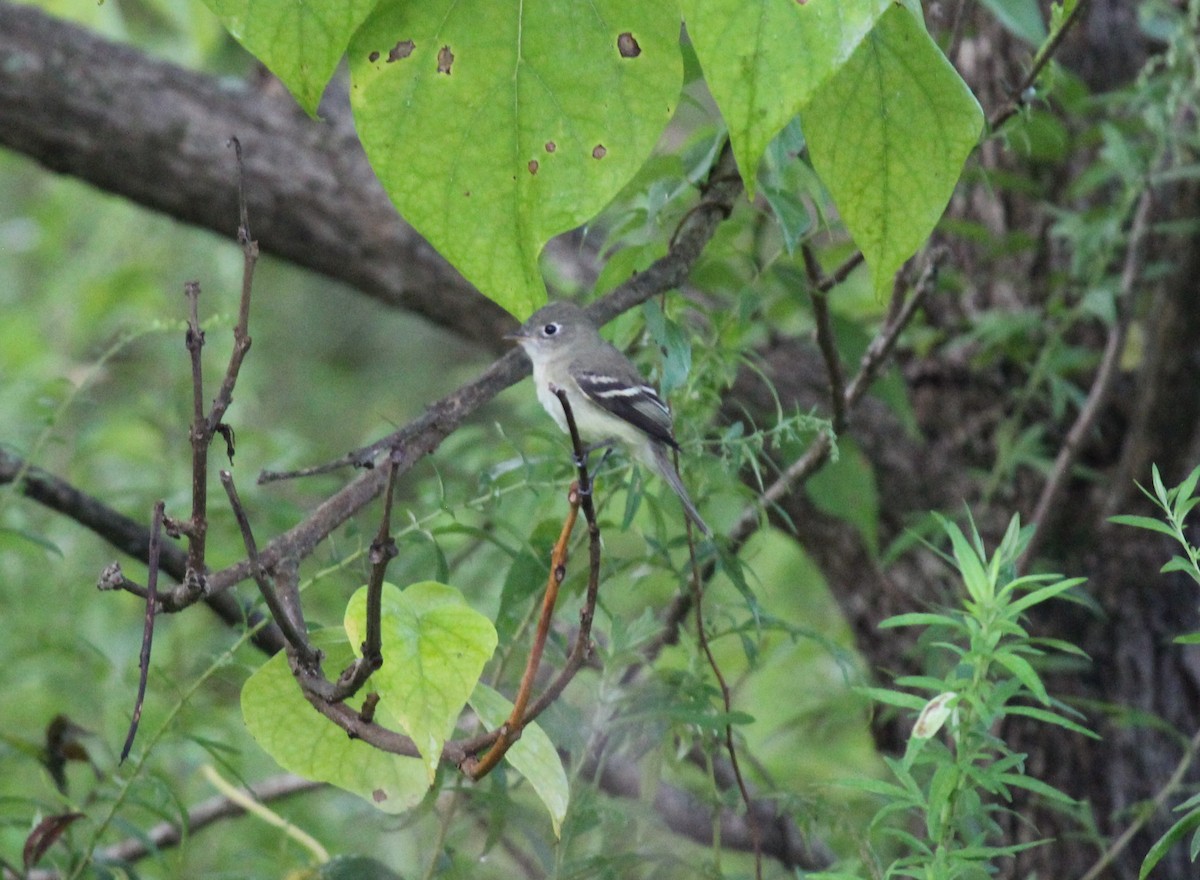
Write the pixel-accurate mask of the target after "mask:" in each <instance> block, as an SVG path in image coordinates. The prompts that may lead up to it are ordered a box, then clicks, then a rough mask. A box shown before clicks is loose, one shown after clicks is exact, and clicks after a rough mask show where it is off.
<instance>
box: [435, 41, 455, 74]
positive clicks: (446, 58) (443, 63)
mask: <svg viewBox="0 0 1200 880" xmlns="http://www.w3.org/2000/svg"><path fill="white" fill-rule="evenodd" d="M453 63H454V53H453V52H451V51H450V47H449V46H442V48H440V49H438V73H444V74H446V76H449V75H450V65H452V64H453Z"/></svg>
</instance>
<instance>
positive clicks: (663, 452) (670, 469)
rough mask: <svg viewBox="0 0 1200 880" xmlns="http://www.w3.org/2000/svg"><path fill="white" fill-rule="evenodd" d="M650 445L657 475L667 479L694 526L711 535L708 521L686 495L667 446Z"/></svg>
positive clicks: (708, 535) (706, 534) (659, 444)
mask: <svg viewBox="0 0 1200 880" xmlns="http://www.w3.org/2000/svg"><path fill="white" fill-rule="evenodd" d="M651 446H652V448H653V450H654V460H653V461H652V462H650V464H651V465H652V466H653V468H654V470H655V471H656V472H657V473H658V475H659V476H660V477H662V478H663V479H664V480H666V481H667V485H668V486H670V487H671V490H672V491H673V492H674V493H675V494H676V495H678V496H679V500H680V502H681V503H682V504H683V510H684V512H685V513H686V514H687V515H688V519H690V520H691V521H692V522H694V523H695V524H696V528H698V529H700V531H702V532H703V533H704V534H705V536H707V537H711V536H712V529H710V528H709V527H708V523H706V522H705V521H704V518H703V517H702V516H700V511H698V510H697V509H696V505H695V504H693V503H692V499H691V498H690V497H689V496H688V493H687V489H685V488H684V485H683V480H681V479H680V478H679V471H677V470H675V465H674V463H673V462H672V461H671V458H670V453H668V452H667V447H666V446H664V445H663V444H661V443H653V444H651Z"/></svg>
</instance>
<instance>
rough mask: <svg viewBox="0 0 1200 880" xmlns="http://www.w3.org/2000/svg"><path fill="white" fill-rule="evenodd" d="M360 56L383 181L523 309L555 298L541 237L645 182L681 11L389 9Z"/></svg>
mask: <svg viewBox="0 0 1200 880" xmlns="http://www.w3.org/2000/svg"><path fill="white" fill-rule="evenodd" d="M349 55H350V75H351V103H352V106H353V108H354V116H355V121H356V123H357V127H358V133H359V137H360V138H361V139H362V142H363V146H364V147H365V148H366V151H367V156H368V158H369V159H370V160H371V165H372V167H373V168H374V169H375V173H376V174H377V175H378V176H379V179H380V180H381V181H382V183H383V186H384V189H386V190H387V193H388V195H389V196H390V197H391V199H392V201H393V202H394V203H395V204H396V207H397V208H399V209H400V213H401V214H402V215H403V216H404V219H405V220H407V221H408V222H409V223H411V224H412V225H413V226H414V227H415V228H416V229H417V231H418V232H420V233H421V234H422V235H423V236H425V238H426V239H428V240H429V242H430V244H432V245H433V246H434V247H435V248H437V249H438V251H439V252H441V254H442V255H443V256H445V257H446V258H447V259H448V260H449V261H450V262H451V263H453V264H454V266H455V268H457V269H458V270H459V271H460V272H462V273H463V275H465V276H466V277H467V278H468V279H469V280H470V281H471V282H472V283H474V284H475V286H477V287H478V288H479V289H480V290H482V291H483V292H484V293H485V294H486V295H487V296H489V297H490V298H492V299H493V300H495V301H496V302H497V303H499V304H500V305H501V306H503V307H504V308H506V309H508V310H509V311H510V312H512V313H513V314H515V315H516V316H517V317H519V318H524V317H526V316H528V315H529V314H531V313H532V312H533V311H534V310H535V309H536V308H537V307H538V306H540V305H541V304H542V303H544V302H545V299H546V289H545V285H544V284H543V282H542V278H541V274H540V272H539V270H538V255H539V254H540V252H541V250H542V246H543V245H544V244H545V243H546V242H547V241H548V240H549V239H550V238H551V237H553V236H555V235H557V234H559V233H561V232H565V231H567V230H569V229H572V228H574V227H576V226H578V225H579V224H581V223H583V222H584V221H586V220H588V219H590V218H591V217H592V216H594V215H595V214H596V213H598V212H599V211H600V209H601V208H603V207H604V206H605V205H606V204H607V203H608V202H609V200H611V199H612V198H613V196H615V195H616V194H617V192H618V191H619V190H620V189H621V187H622V186H623V185H624V184H625V183H626V182H627V181H628V180H630V178H632V177H633V175H634V173H635V172H636V171H637V170H638V168H639V167H640V166H641V165H642V163H643V162H644V161H645V160H646V158H647V157H648V156H649V155H650V151H651V149H653V147H654V145H655V143H656V142H657V141H658V138H659V135H660V134H661V133H662V130H663V128H664V127H665V126H666V124H667V121H668V120H669V119H670V118H671V115H672V113H673V111H674V108H675V103H676V101H677V99H678V96H679V90H680V86H681V83H682V79H683V62H682V59H681V56H680V51H679V14H678V9H677V8H675V7H673V5H672V4H670V3H644V2H641V0H593V2H590V3H585V4H577V3H561V2H558V0H524V2H522V3H495V2H493V0H422V2H420V3H403V4H401V3H382V4H380V6H379V7H378V9H377V10H376V12H375V13H374V14H373V15H372V16H371V17H370V18H369V19H368V20H367V21H366V22H365V23H364V24H363V26H362V28H360V29H359V31H358V33H357V34H356V35H355V38H354V40H353V41H352V43H351V45H350V49H349Z"/></svg>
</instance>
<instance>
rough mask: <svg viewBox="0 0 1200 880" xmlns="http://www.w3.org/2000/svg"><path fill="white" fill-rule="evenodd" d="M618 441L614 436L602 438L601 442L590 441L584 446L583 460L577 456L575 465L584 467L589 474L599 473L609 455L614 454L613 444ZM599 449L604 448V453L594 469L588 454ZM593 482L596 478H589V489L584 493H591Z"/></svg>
mask: <svg viewBox="0 0 1200 880" xmlns="http://www.w3.org/2000/svg"><path fill="white" fill-rule="evenodd" d="M616 442H617V441H616V440H615V439H614V438H612V437H609V438H607V439H605V440H600V441H599V442H596V443H589V444H588V445H587V446H585V447H583V459H582V461H581V460H580V459H579V458H578V457H576V458H575V466H576V467H580V468H583V469H584V470H585V471H587V473H588V474H596V473H598V472H599V470H600V468H602V467H604V463H605V462H606V461H608V457H609V456H610V455H612V451H613V444H614V443H616ZM597 449H603V450H604V455H602V456H600V462H599V464H597V465H596V468H595V470H592V469H590V468H588V456H590V455H591V454H592V453H593V452H595V451H596V450H597ZM593 482H595V480H593V479H589V480H588V486H587V491H585V492H583V493H582V494H584V495H590V494H591V492H592V483H593Z"/></svg>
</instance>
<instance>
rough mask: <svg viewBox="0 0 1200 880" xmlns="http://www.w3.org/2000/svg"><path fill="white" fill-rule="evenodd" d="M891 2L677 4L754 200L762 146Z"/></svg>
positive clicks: (694, 0) (687, 0) (720, 0)
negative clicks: (679, 6) (727, 127)
mask: <svg viewBox="0 0 1200 880" xmlns="http://www.w3.org/2000/svg"><path fill="white" fill-rule="evenodd" d="M889 2H890V0H808V2H807V3H797V2H796V0H757V2H754V3H746V2H744V0H683V17H684V19H685V21H686V22H687V29H688V36H690V37H691V39H692V45H693V46H694V47H695V49H696V57H697V58H699V59H700V67H701V68H702V69H703V70H704V80H705V82H707V83H708V88H709V91H711V92H712V95H713V98H714V99H715V100H716V102H717V106H718V107H720V108H721V115H722V116H724V117H725V122H726V124H727V125H728V126H729V136H730V138H731V140H732V141H733V152H734V155H735V156H736V157H737V163H738V168H739V170H740V171H741V172H742V180H744V181H745V182H746V191H747V192H748V193H750V194H751V195H753V193H754V185H755V175H756V172H757V169H758V163H759V160H760V159H761V158H762V154H763V152H764V151H765V150H766V148H767V144H769V143H770V142H771V140H772V139H773V138H774V137H775V135H777V134H779V132H780V131H781V130H782V129H783V127H784V126H785V125H787V124H788V122H789V121H790V120H791V119H792V118H793V117H794V116H795V115H796V114H797V113H799V112H800V111H801V110H802V109H803V108H804V106H805V105H806V104H807V103H808V101H809V99H810V98H811V97H812V95H813V94H814V92H815V91H816V89H817V88H818V87H819V86H820V85H821V84H822V83H823V82H825V80H827V79H828V78H829V77H830V76H832V75H833V74H834V73H835V72H836V71H837V70H838V69H839V68H840V67H841V65H843V64H845V63H846V59H847V58H849V57H850V54H851V53H852V52H853V51H854V48H855V47H856V46H857V45H858V44H859V43H860V42H861V41H862V40H863V38H864V37H865V36H866V35H867V33H868V32H869V31H870V30H871V27H872V26H873V25H874V24H875V21H876V19H878V18H879V16H880V15H881V14H882V13H883V11H884V9H886V8H887V6H888V4H889Z"/></svg>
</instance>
